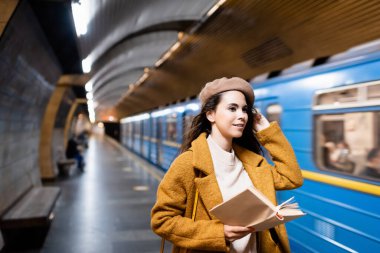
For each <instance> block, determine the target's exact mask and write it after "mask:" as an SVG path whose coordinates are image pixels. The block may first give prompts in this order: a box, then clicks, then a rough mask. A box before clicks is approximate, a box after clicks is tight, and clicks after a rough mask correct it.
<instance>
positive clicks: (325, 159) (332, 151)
mask: <svg viewBox="0 0 380 253" xmlns="http://www.w3.org/2000/svg"><path fill="white" fill-rule="evenodd" d="M379 135H380V112H354V113H344V114H333V115H321V116H317V117H316V137H317V138H316V158H317V164H318V165H319V166H320V167H321V168H322V169H327V170H332V171H336V172H342V173H348V174H351V175H354V176H358V177H365V178H370V179H374V180H380V151H379V152H377V150H379V148H380V137H379Z"/></svg>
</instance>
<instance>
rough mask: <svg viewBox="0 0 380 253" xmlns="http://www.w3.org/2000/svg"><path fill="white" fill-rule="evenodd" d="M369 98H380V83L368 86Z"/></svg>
mask: <svg viewBox="0 0 380 253" xmlns="http://www.w3.org/2000/svg"><path fill="white" fill-rule="evenodd" d="M368 100H380V84H377V85H371V86H368Z"/></svg>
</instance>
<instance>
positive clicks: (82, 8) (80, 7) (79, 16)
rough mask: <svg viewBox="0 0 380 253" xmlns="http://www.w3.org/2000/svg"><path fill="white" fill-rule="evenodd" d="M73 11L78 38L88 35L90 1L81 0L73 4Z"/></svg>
mask: <svg viewBox="0 0 380 253" xmlns="http://www.w3.org/2000/svg"><path fill="white" fill-rule="evenodd" d="M71 10H72V12H73V18H74V24H75V30H76V32H77V36H78V37H79V36H81V35H85V34H86V33H87V26H88V22H89V13H88V10H89V6H88V0H80V1H76V2H72V3H71Z"/></svg>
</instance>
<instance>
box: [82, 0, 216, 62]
mask: <svg viewBox="0 0 380 253" xmlns="http://www.w3.org/2000/svg"><path fill="white" fill-rule="evenodd" d="M215 2H217V1H216V0H192V1H189V0H176V1H172V0H154V1H152V0H139V1H125V0H113V1H98V0H89V4H88V6H89V20H90V22H89V24H88V27H89V28H88V33H87V34H86V36H82V37H80V38H79V44H80V49H81V52H82V57H83V58H88V59H90V62H96V61H97V60H98V59H99V58H100V57H101V56H102V55H103V54H104V53H105V52H106V51H108V50H109V49H110V48H112V47H113V46H114V45H115V44H117V43H119V42H120V41H121V40H123V39H124V38H126V37H129V36H131V35H132V34H135V33H139V32H140V31H143V30H144V29H146V28H149V27H152V26H157V25H158V24H165V23H167V22H174V21H178V22H179V21H183V20H199V19H200V18H202V17H203V16H204V14H205V12H207V11H208V10H209V9H210V8H211V7H212V6H213V5H214V4H215Z"/></svg>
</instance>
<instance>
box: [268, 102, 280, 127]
mask: <svg viewBox="0 0 380 253" xmlns="http://www.w3.org/2000/svg"><path fill="white" fill-rule="evenodd" d="M281 114H282V106H281V105H279V104H271V105H269V106H268V107H267V110H266V115H267V119H268V121H269V122H272V121H277V123H278V124H279V125H280V124H281Z"/></svg>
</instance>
